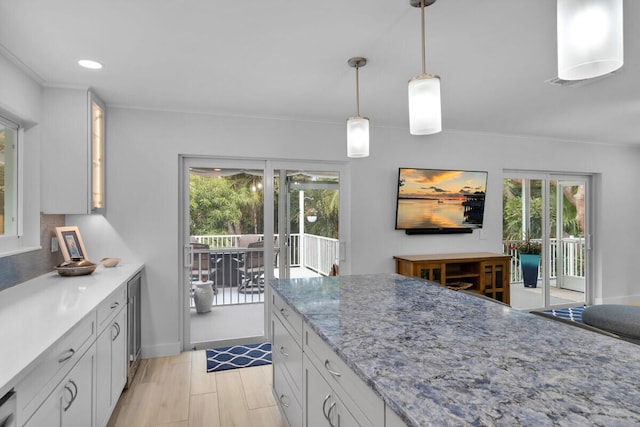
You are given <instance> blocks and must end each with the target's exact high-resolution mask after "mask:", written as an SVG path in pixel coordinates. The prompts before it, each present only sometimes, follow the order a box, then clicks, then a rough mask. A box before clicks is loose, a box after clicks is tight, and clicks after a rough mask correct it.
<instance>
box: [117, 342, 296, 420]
mask: <svg viewBox="0 0 640 427" xmlns="http://www.w3.org/2000/svg"><path fill="white" fill-rule="evenodd" d="M271 372H272V366H271V365H265V366H256V367H251V368H242V369H234V370H229V371H221V372H214V373H207V369H206V357H205V352H204V350H198V351H191V352H185V353H182V354H181V355H179V356H173V357H161V358H157V359H145V360H142V362H141V364H140V368H139V369H138V372H137V373H136V377H135V378H134V380H133V384H132V385H131V387H130V388H129V390H125V391H124V392H123V394H122V396H120V400H119V401H118V405H117V406H116V408H115V410H114V412H113V415H112V416H111V420H110V421H109V424H108V427H132V426H135V427H160V426H162V427H197V426H207V427H218V426H219V427H227V426H237V427H251V426H254V427H284V426H285V424H284V422H283V420H282V418H281V416H280V412H279V410H278V408H277V406H276V403H275V400H274V398H273V394H272V392H271V379H272V374H271Z"/></svg>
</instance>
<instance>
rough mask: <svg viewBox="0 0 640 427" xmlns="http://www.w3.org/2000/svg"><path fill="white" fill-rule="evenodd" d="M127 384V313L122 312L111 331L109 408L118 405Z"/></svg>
mask: <svg viewBox="0 0 640 427" xmlns="http://www.w3.org/2000/svg"><path fill="white" fill-rule="evenodd" d="M126 382H127V311H126V310H122V311H120V314H119V315H118V316H117V317H116V319H115V321H114V322H113V328H112V330H111V406H112V408H113V407H115V406H116V403H118V399H119V398H120V394H121V393H122V390H123V389H124V385H125V383H126Z"/></svg>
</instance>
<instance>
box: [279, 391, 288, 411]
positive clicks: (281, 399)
mask: <svg viewBox="0 0 640 427" xmlns="http://www.w3.org/2000/svg"><path fill="white" fill-rule="evenodd" d="M285 397H287V396H285V395H284V394H281V395H280V397H279V399H278V400H280V403H281V404H282V406H284V407H285V408H288V407H289V404H288V403H286V402H285V401H284V399H285Z"/></svg>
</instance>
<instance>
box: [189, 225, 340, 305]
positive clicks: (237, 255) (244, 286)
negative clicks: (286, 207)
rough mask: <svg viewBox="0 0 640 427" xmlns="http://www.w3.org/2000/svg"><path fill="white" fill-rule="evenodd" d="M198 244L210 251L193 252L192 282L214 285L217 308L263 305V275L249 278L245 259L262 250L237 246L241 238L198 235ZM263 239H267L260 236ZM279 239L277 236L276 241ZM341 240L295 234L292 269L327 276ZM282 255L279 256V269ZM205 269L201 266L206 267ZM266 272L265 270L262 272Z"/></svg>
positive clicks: (195, 238)
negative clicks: (211, 283) (234, 305)
mask: <svg viewBox="0 0 640 427" xmlns="http://www.w3.org/2000/svg"><path fill="white" fill-rule="evenodd" d="M192 237H193V238H194V240H195V241H196V242H197V243H204V244H207V245H208V246H209V249H197V250H194V251H193V256H194V258H193V261H194V262H193V266H194V268H193V271H192V282H193V281H199V282H202V281H206V280H210V281H212V282H213V286H214V289H216V291H217V293H216V297H215V298H214V302H213V304H214V305H231V304H251V303H260V302H263V298H264V295H263V293H262V292H261V291H262V290H263V286H264V275H262V276H255V275H254V276H251V277H249V276H247V273H246V263H245V259H246V257H247V254H248V253H253V252H259V253H261V252H262V249H261V248H241V247H238V246H239V244H240V241H241V237H242V235H239V234H232V235H196V236H192ZM259 238H260V240H264V236H259ZM276 238H277V236H274V241H275V239H276ZM339 248H340V244H339V241H338V239H330V238H327V237H322V236H316V235H313V234H304V235H303V236H300V234H292V235H291V236H290V239H289V246H288V251H289V259H290V264H291V267H303V268H307V269H309V270H312V271H315V272H317V273H319V274H321V275H325V276H328V275H329V273H330V271H331V267H332V265H333V263H335V262H336V260H338V258H339ZM282 255H283V254H278V255H277V256H276V259H275V261H276V265H275V267H278V266H279V263H280V260H281V259H282ZM207 264H208V267H205V268H203V267H202V266H207ZM263 271H264V270H263Z"/></svg>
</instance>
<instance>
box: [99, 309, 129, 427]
mask: <svg viewBox="0 0 640 427" xmlns="http://www.w3.org/2000/svg"><path fill="white" fill-rule="evenodd" d="M126 313H127V312H126V310H124V309H122V310H120V312H119V314H118V315H116V317H115V318H114V320H113V321H112V322H111V324H109V325H108V326H107V327H106V328H105V330H104V331H103V332H102V334H100V336H99V337H98V341H97V344H96V345H97V353H98V354H97V369H96V383H97V386H96V414H97V417H96V419H97V425H98V427H102V426H105V425H107V422H108V421H109V417H110V416H111V413H112V412H113V409H114V408H115V406H116V404H117V403H118V399H119V398H120V393H122V389H123V388H124V384H125V382H126V380H127V354H126V353H127V340H126V330H127V328H126V327H127V325H126V322H127V318H126Z"/></svg>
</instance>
